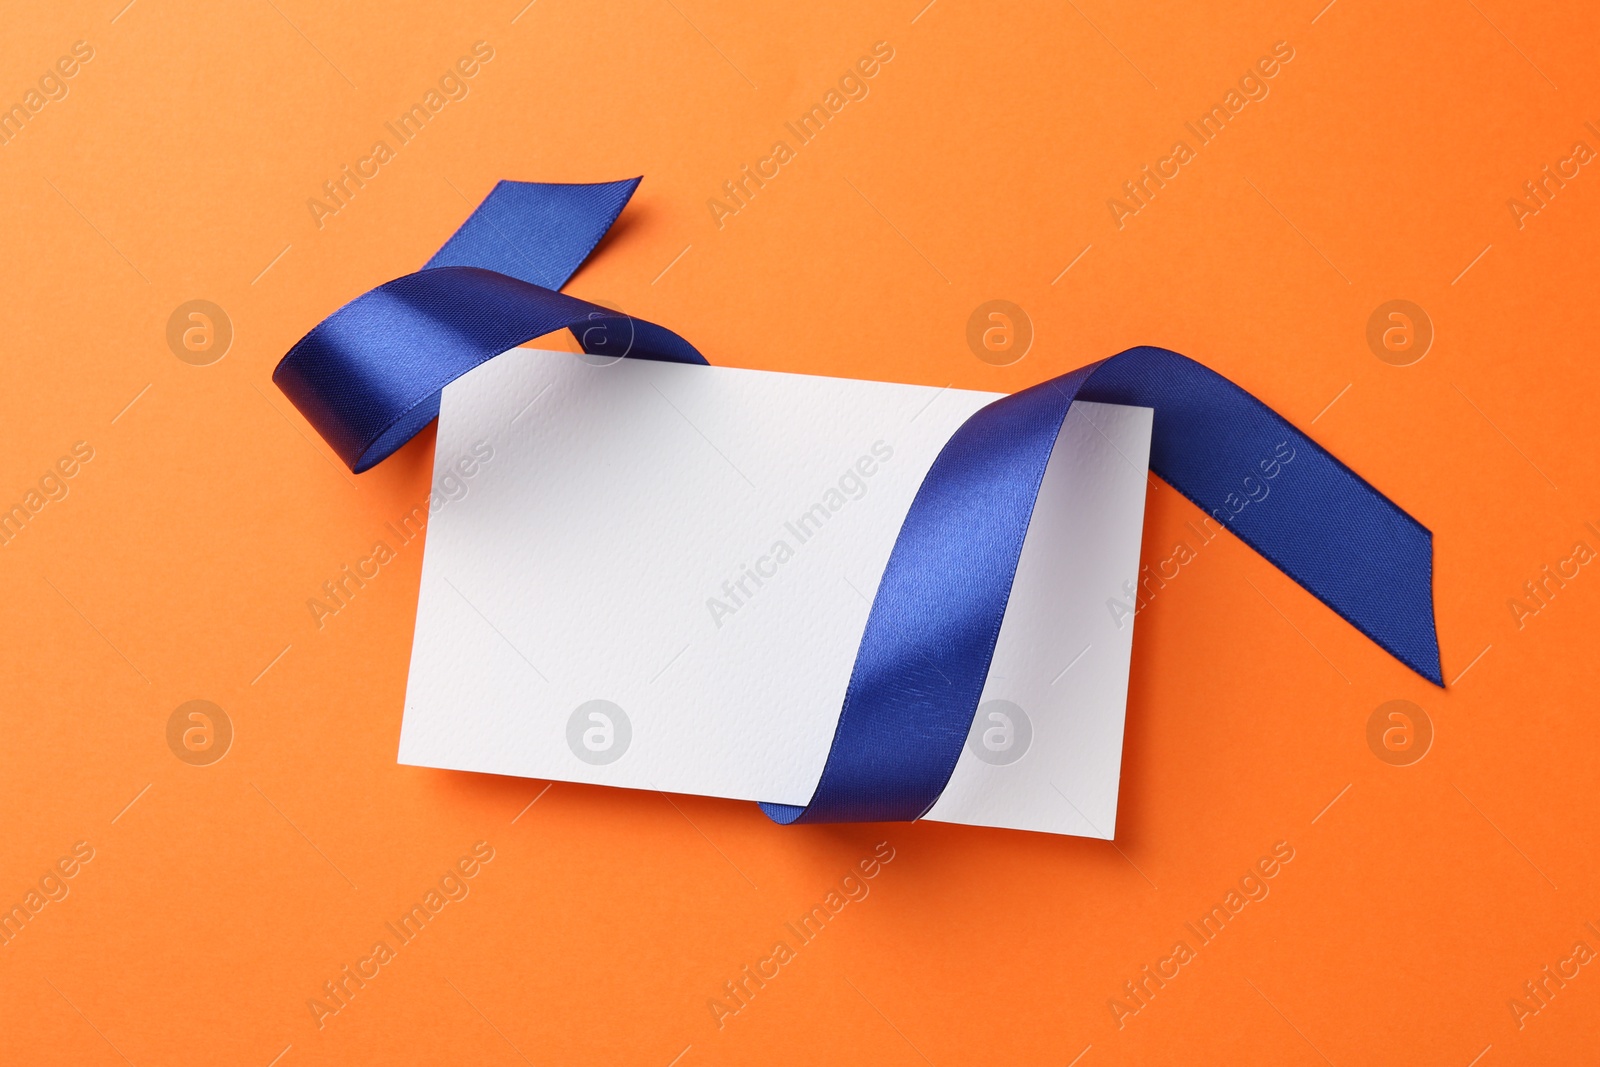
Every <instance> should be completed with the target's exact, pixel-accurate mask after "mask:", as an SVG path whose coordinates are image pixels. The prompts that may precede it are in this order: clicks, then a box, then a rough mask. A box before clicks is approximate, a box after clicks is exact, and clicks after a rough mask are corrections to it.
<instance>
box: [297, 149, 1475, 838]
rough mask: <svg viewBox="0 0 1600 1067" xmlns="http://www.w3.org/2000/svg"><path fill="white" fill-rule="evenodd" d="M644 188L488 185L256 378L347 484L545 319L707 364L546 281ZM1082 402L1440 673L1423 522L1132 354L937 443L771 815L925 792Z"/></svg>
mask: <svg viewBox="0 0 1600 1067" xmlns="http://www.w3.org/2000/svg"><path fill="white" fill-rule="evenodd" d="M640 180H641V179H638V178H633V179H630V180H627V181H619V182H605V183H599V184H593V185H554V184H542V183H531V182H505V181H503V182H501V183H499V184H498V185H497V186H496V187H495V188H494V190H493V191H492V192H491V193H490V194H489V196H488V197H487V198H485V199H484V201H483V203H482V204H480V205H479V206H478V207H477V209H476V210H474V211H473V213H472V214H471V215H470V216H469V217H468V219H467V221H466V222H465V223H463V224H462V226H461V228H460V229H459V230H457V231H456V233H455V235H454V236H452V237H451V238H450V240H449V241H447V242H446V243H445V245H444V247H442V248H441V249H439V251H438V253H437V254H435V255H434V257H433V258H432V259H430V260H429V261H428V263H427V264H426V265H425V266H424V267H423V269H422V270H420V271H418V272H416V273H414V274H408V275H405V276H404V277H401V278H397V279H395V280H394V281H391V282H388V283H385V284H384V285H380V286H378V287H377V288H376V289H373V290H370V291H369V292H367V293H364V294H362V295H361V296H358V297H357V298H356V299H354V300H352V301H351V302H350V303H348V304H346V305H345V306H344V307H342V308H340V309H339V310H337V311H335V312H334V313H333V314H331V315H329V316H328V317H327V318H326V319H324V320H323V321H322V322H320V323H318V324H317V325H316V326H315V327H314V328H313V329H312V330H311V332H310V333H308V334H306V335H305V337H303V338H301V339H300V341H299V342H298V343H296V344H295V346H294V347H293V348H291V349H290V350H289V353H288V354H287V355H285V356H284V357H283V359H282V361H280V362H279V364H278V367H277V369H276V370H275V371H274V372H273V376H272V377H273V381H274V382H276V383H277V385H278V387H279V388H280V389H282V390H283V392H284V393H285V394H286V395H287V396H288V397H289V399H290V400H291V401H292V402H293V403H294V405H295V407H297V408H299V409H300V412H301V413H302V414H303V415H305V417H306V419H307V420H308V421H309V422H310V423H311V424H312V426H314V427H315V428H316V430H317V432H318V433H320V434H321V435H322V437H323V438H324V439H325V440H326V441H327V442H328V444H329V445H330V446H331V447H332V448H333V450H334V451H335V452H336V453H338V455H339V456H340V458H342V459H343V460H344V461H345V463H346V464H348V465H349V466H350V468H351V470H353V471H355V472H357V473H359V472H361V471H364V470H367V469H368V468H370V467H371V466H373V465H374V464H376V463H379V462H381V461H382V460H383V459H385V458H386V457H387V456H389V455H390V454H392V453H393V452H394V451H395V450H396V449H398V448H399V447H400V446H401V445H403V444H404V443H405V442H406V441H408V440H410V439H411V438H412V437H413V436H414V435H415V434H416V433H417V432H418V431H419V430H421V429H422V428H423V427H424V426H426V425H427V424H428V423H429V422H431V421H432V420H433V419H434V418H436V417H437V416H438V414H439V398H440V393H441V391H442V390H443V389H444V387H445V386H446V385H448V384H449V383H450V382H452V381H454V380H455V379H456V378H458V377H460V376H461V375H463V374H465V373H466V372H467V371H469V370H471V369H472V368H473V367H476V366H478V365H479V364H481V363H483V362H484V361H485V360H488V359H492V358H493V357H494V356H496V355H498V354H499V353H501V352H504V351H506V350H507V349H510V348H513V347H515V346H517V345H519V344H521V343H523V342H525V341H529V340H532V339H533V338H535V337H539V336H542V335H544V334H547V333H551V332H554V331H556V330H559V329H563V328H566V329H570V330H571V331H572V333H573V335H574V336H575V337H576V338H577V340H578V343H579V344H580V345H581V346H582V348H583V350H584V351H585V352H588V353H591V354H594V355H605V356H613V357H621V356H627V357H630V358H634V359H654V360H664V361H669V362H677V363H699V364H704V363H705V362H706V360H705V358H704V357H703V356H701V355H700V353H699V352H698V351H696V350H695V348H694V346H693V345H691V344H689V342H687V341H685V340H684V339H683V338H681V337H679V336H678V335H677V334H675V333H673V332H672V331H671V330H668V329H665V328H664V327H661V326H657V325H655V324H653V323H649V322H645V321H643V320H640V319H635V318H632V317H631V316H627V315H622V314H619V313H617V312H615V311H612V310H610V309H608V308H604V307H601V306H599V305H596V304H591V303H588V302H587V301H583V300H578V299H576V298H574V297H570V296H567V295H565V294H563V293H560V292H557V291H556V290H558V289H560V287H561V286H562V285H564V284H566V282H567V280H568V279H569V278H570V277H571V276H572V274H573V273H575V272H576V271H577V269H578V267H580V266H581V265H582V264H583V262H584V261H585V260H586V259H587V258H588V257H589V254H590V253H591V252H592V251H593V250H594V248H595V246H596V245H597V244H599V242H600V240H601V238H603V237H604V236H605V234H606V232H607V231H608V230H609V229H610V228H611V225H612V223H613V222H615V221H616V218H617V216H618V215H619V214H620V213H621V211H622V209H623V207H624V206H625V205H626V204H627V202H628V199H629V198H630V197H631V196H632V195H633V191H634V189H636V188H637V187H638V185H639V182H640ZM1079 399H1081V400H1089V401H1097V402H1101V403H1109V404H1128V405H1137V406H1142V407H1150V408H1154V409H1155V420H1154V429H1153V434H1152V438H1151V443H1150V469H1151V470H1152V471H1153V472H1155V473H1156V474H1157V475H1159V476H1160V477H1161V478H1162V479H1163V480H1164V481H1166V482H1167V483H1168V484H1170V485H1171V486H1172V487H1173V488H1174V489H1176V490H1178V492H1180V493H1182V494H1183V495H1184V496H1186V497H1188V498H1189V499H1190V500H1191V501H1193V502H1194V503H1195V504H1196V505H1197V506H1198V507H1199V508H1200V509H1201V510H1202V511H1205V512H1206V513H1207V514H1208V515H1210V516H1212V518H1214V519H1215V520H1216V521H1217V522H1219V523H1220V524H1221V525H1223V526H1225V527H1226V528H1227V529H1229V530H1231V531H1232V532H1233V533H1234V534H1236V535H1237V536H1238V537H1239V538H1240V539H1241V540H1242V541H1244V542H1245V543H1246V544H1248V545H1249V546H1250V547H1251V548H1254V549H1255V550H1256V551H1257V552H1259V553H1260V554H1261V555H1262V556H1264V557H1265V558H1266V559H1267V560H1268V561H1269V562H1271V563H1272V564H1273V565H1274V566H1276V567H1277V568H1278V569H1279V570H1281V571H1283V572H1284V573H1285V574H1286V575H1288V576H1289V577H1290V578H1291V579H1293V580H1294V581H1295V582H1296V583H1298V584H1299V585H1300V586H1302V587H1303V588H1304V589H1305V590H1306V591H1307V592H1309V593H1311V594H1312V595H1313V596H1315V597H1316V598H1317V599H1318V600H1320V601H1322V602H1323V603H1324V604H1326V605H1327V606H1328V607H1330V608H1332V609H1333V610H1334V611H1335V612H1337V613H1338V614H1339V615H1340V616H1341V617H1343V618H1344V619H1345V620H1346V621H1348V622H1349V623H1350V624H1351V625H1353V626H1355V627H1356V629H1358V630H1360V631H1361V632H1362V633H1363V634H1365V635H1366V636H1367V637H1369V638H1371V639H1372V640H1373V641H1374V642H1375V643H1376V644H1378V645H1379V647H1381V648H1383V649H1384V650H1385V651H1387V652H1388V653H1389V654H1390V655H1392V656H1394V657H1395V658H1396V659H1398V660H1399V661H1400V662H1401V663H1403V664H1405V665H1406V666H1407V667H1409V668H1411V669H1412V670H1414V671H1416V672H1417V673H1418V674H1420V675H1422V676H1423V677H1424V678H1426V679H1428V680H1429V681H1430V682H1433V683H1434V684H1435V685H1439V686H1443V684H1444V679H1443V675H1442V673H1441V670H1440V663H1439V644H1438V637H1437V633H1436V628H1435V624H1434V614H1433V535H1432V534H1431V533H1429V531H1428V530H1427V529H1426V528H1425V527H1423V526H1422V524H1421V523H1419V522H1417V520H1416V519H1414V518H1412V517H1411V516H1410V515H1408V514H1406V512H1404V511H1403V510H1401V509H1400V508H1399V507H1398V506H1397V505H1395V504H1394V503H1393V502H1392V501H1390V500H1389V499H1388V498H1387V497H1385V496H1384V495H1383V494H1382V493H1380V492H1378V490H1376V489H1374V488H1373V487H1372V486H1371V485H1369V484H1368V483H1367V482H1366V481H1364V480H1363V479H1362V478H1361V477H1360V476H1359V475H1357V474H1356V473H1355V472H1353V471H1351V470H1350V469H1349V468H1348V467H1346V466H1345V465H1344V464H1342V463H1340V462H1339V460H1338V459H1336V458H1335V457H1333V456H1332V455H1330V454H1329V453H1328V452H1327V451H1326V450H1325V449H1323V448H1322V447H1321V446H1320V445H1318V444H1317V443H1316V442H1315V441H1313V440H1311V438H1309V437H1307V436H1306V435H1305V434H1303V433H1301V432H1300V431H1299V430H1297V429H1295V427H1293V426H1292V425H1290V424H1289V423H1288V422H1287V421H1286V420H1285V419H1284V418H1283V417H1282V416H1280V415H1278V414H1277V413H1276V412H1274V411H1273V410H1272V409H1271V408H1269V407H1267V406H1266V405H1265V404H1263V403H1262V402H1261V401H1259V400H1257V399H1256V398H1255V397H1253V396H1251V395H1250V394H1249V393H1248V392H1246V391H1245V390H1243V389H1241V388H1239V387H1238V386H1237V385H1234V384H1233V383H1232V382H1230V381H1228V380H1227V379H1226V378H1224V377H1222V376H1221V375H1219V374H1217V373H1215V372H1213V371H1210V370H1208V369H1206V368H1205V367H1203V366H1201V365H1200V364H1199V363H1196V362H1195V361H1193V360H1191V359H1188V358H1187V357H1185V356H1181V355H1179V354H1178V353H1176V352H1170V351H1168V350H1166V349H1163V348H1151V347H1141V348H1131V349H1129V350H1127V351H1126V352H1122V353H1119V354H1117V355H1115V356H1112V357H1110V358H1109V359H1105V360H1102V361H1100V362H1099V363H1094V364H1090V365H1089V366H1087V367H1082V368H1079V369H1078V370H1075V371H1072V372H1071V373H1068V374H1064V375H1062V376H1060V377H1058V378H1053V379H1051V380H1050V381H1046V382H1043V383H1041V384H1039V385H1035V386H1033V387H1031V388H1029V389H1025V390H1023V391H1022V392H1019V393H1016V394H1013V395H1011V396H1007V397H1002V398H1001V399H999V400H996V401H995V402H993V403H992V404H989V405H988V406H986V407H984V408H983V409H981V410H980V411H978V412H977V413H975V414H974V415H973V416H972V417H971V418H969V419H968V420H967V421H966V422H965V423H963V424H962V425H961V426H960V427H959V428H958V429H957V430H956V432H955V434H954V435H953V436H952V437H951V438H950V440H949V441H948V442H946V444H945V446H944V447H943V449H941V451H940V453H939V455H938V457H937V458H936V459H935V460H934V463H933V466H932V467H931V468H930V469H929V471H928V473H927V475H926V477H925V478H924V479H923V482H922V485H921V487H920V488H919V489H918V491H917V494H916V497H915V499H914V500H913V501H912V504H911V508H910V510H909V512H908V513H907V515H906V518H905V521H904V523H903V524H902V525H901V528H900V533H899V535H898V536H897V538H896V540H895V544H894V547H893V549H892V551H891V552H890V556H889V562H888V565H887V567H886V568H885V570H884V574H883V578H882V580H881V581H880V582H879V584H878V591H877V594H876V596H875V597H874V599H873V602H872V608H871V611H870V612H869V614H868V617H867V624H866V628H865V630H864V632H863V634H862V637H861V644H860V647H859V648H858V650H857V652H856V661H855V665H854V667H853V669H852V671H851V676H850V683H849V686H848V688H847V689H846V692H845V699H844V706H843V708H842V710H841V712H840V715H839V722H838V725H837V727H836V728H835V732H834V738H833V744H832V746H831V747H830V749H829V751H828V758H827V762H826V764H825V765H824V767H823V771H822V777H821V779H820V780H819V782H818V783H817V789H816V792H815V793H814V794H813V796H812V798H811V800H810V802H809V803H808V804H806V805H805V806H804V807H800V806H795V805H786V804H762V805H761V807H762V810H763V811H765V812H766V813H767V815H768V816H770V817H771V818H772V819H774V820H775V821H777V822H780V823H793V822H878V821H909V820H912V819H917V818H920V817H921V816H922V815H924V814H926V812H927V811H928V809H929V808H931V807H932V806H933V804H934V802H935V801H936V800H938V798H939V794H940V793H941V792H943V790H944V787H945V785H946V783H948V782H949V780H950V775H951V773H952V772H953V771H954V770H955V765H956V761H957V760H958V759H959V757H960V755H961V749H962V745H963V744H964V742H965V740H966V737H967V733H968V731H969V730H970V729H971V726H972V720H973V716H974V715H975V714H976V712H977V707H978V700H979V697H980V696H981V694H982V692H983V686H984V682H985V680H986V679H987V677H988V673H989V664H990V662H991V660H992V659H993V657H994V649H995V643H996V641H997V639H998V638H999V634H1000V623H1001V620H1002V619H1003V617H1004V615H1005V607H1006V601H1007V600H1008V599H1009V597H1010V593H1011V585H1012V582H1013V581H1014V580H1015V578H1016V571H1017V563H1018V560H1019V559H1020V557H1021V553H1022V544H1023V540H1024V538H1025V536H1026V534H1027V530H1028V524H1029V522H1030V520H1031V518H1032V515H1033V507H1034V502H1035V500H1036V499H1037V497H1038V494H1039V486H1040V483H1041V482H1042V480H1043V478H1044V471H1045V466H1046V464H1047V463H1048V462H1049V459H1050V453H1051V450H1052V449H1053V448H1054V446H1055V441H1056V437H1057V435H1058V434H1059V432H1060V430H1061V426H1062V423H1063V421H1064V420H1065V418H1066V415H1067V411H1068V410H1069V409H1070V408H1071V406H1072V403H1073V401H1075V400H1079ZM1286 456H1287V457H1289V458H1292V460H1293V464H1294V467H1293V469H1294V476H1293V477H1292V478H1282V479H1277V480H1275V481H1274V482H1273V486H1272V492H1273V494H1274V500H1275V502H1274V504H1273V506H1271V507H1254V506H1250V502H1251V501H1252V499H1256V497H1255V490H1254V489H1253V488H1252V484H1255V485H1258V486H1259V485H1261V484H1263V480H1264V478H1270V477H1271V476H1272V474H1274V473H1276V472H1277V469H1278V468H1277V466H1276V465H1277V464H1281V463H1284V462H1287V460H1286V458H1285V457H1286ZM1269 472H1270V473H1269Z"/></svg>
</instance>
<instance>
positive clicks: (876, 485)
mask: <svg viewBox="0 0 1600 1067" xmlns="http://www.w3.org/2000/svg"><path fill="white" fill-rule="evenodd" d="M996 396H997V394H992V393H978V392H969V391H964V390H958V389H938V388H931V387H924V386H911V385H896V384H888V383H881V382H863V381H852V380H846V379H838V378H822V377H814V376H808V375H795V374H781V373H776V372H768V371H752V370H741V369H737V368H728V367H710V368H708V367H702V366H685V365H680V364H671V363H652V362H647V361H642V360H628V359H624V360H619V361H614V362H604V363H603V362H602V361H599V360H595V359H594V358H593V357H582V356H576V355H572V354H569V353H561V352H538V351H533V350H528V349H516V350H513V351H511V352H508V353H506V354H505V355H502V356H500V357H498V358H496V359H493V360H490V361H489V362H487V363H485V364H484V365H483V366H481V367H479V368H478V369H476V370H474V371H473V372H472V373H470V374H468V375H466V376H465V377H463V378H461V379H459V380H458V381H456V382H455V383H453V384H452V385H450V386H449V387H448V388H447V389H446V390H445V392H444V400H443V406H442V411H441V415H440V421H439V436H438V445H437V454H436V459H435V488H436V490H438V491H440V492H441V494H442V498H444V499H448V501H449V502H448V506H445V507H442V508H440V509H438V510H437V512H436V513H435V514H434V516H433V517H432V519H431V521H430V525H429V529H428V536H427V544H426V551H425V557H424V561H423V574H422V588H421V595H420V600H419V603H418V609H417V628H416V636H415V642H414V646H413V650H412V657H411V673H410V680H409V684H408V687H407V693H406V709H405V718H404V723H403V726H402V729H401V736H400V755H399V758H400V762H402V763H408V764H416V765H421V766H429V767H443V768H451V769H457V770H469V771H482V772H490V773H495V774H509V775H520V776H524V777H533V778H546V779H556V780H561V781H573V782H593V783H601V784H606V785H615V786H624V787H629V788H638V789H661V790H666V791H668V792H677V793H698V794H704V795H708V796H720V797H732V798H738V799H746V800H768V801H777V802H780V803H787V804H804V803H805V802H806V801H807V800H808V799H809V798H810V796H811V793H812V791H813V790H814V788H815V786H816V783H817V779H818V778H819V777H820V775H821V773H822V766H823V763H824V761H825V759H826V756H827V752H828V747H829V744H830V742H831V741H832V738H833V732H834V725H835V723H836V722H837V720H838V716H839V709H840V706H841V705H842V703H843V699H844V693H845V688H846V686H847V684H848V682H849V678H850V670H851V667H852V665H853V663H854V659H855V652H856V647H857V645H858V644H859V642H860V639H861V633H862V630H863V628H864V626H865V624H866V619H867V612H868V609H869V607H870V605H871V599H872V596H873V594H874V592H875V591H876V588H877V582H878V578H879V576H880V575H881V574H882V571H883V567H884V565H885V563H886V562H887V560H888V557H889V552H890V549H891V547H892V546H893V544H894V540H895V536H896V534H897V533H898V531H899V527H900V523H901V521H902V519H903V518H904V517H905V514H906V511H907V509H908V508H909V506H910V503H911V499H912V497H913V496H914V495H915V493H916V491H917V487H918V486H919V485H920V484H921V481H922V478H923V475H924V474H925V473H926V472H927V470H928V468H929V467H930V466H931V465H932V463H933V460H934V457H935V456H936V455H937V453H938V451H939V449H940V448H941V447H942V446H943V444H944V443H945V441H946V440H948V439H949V437H950V435H951V434H952V433H953V432H954V431H955V429H956V427H957V426H959V425H960V424H961V422H962V421H963V420H964V419H966V417H967V416H969V415H970V414H972V412H974V411H976V410H977V409H978V408H980V407H982V406H983V405H985V404H987V403H989V402H990V401H992V400H994V399H996ZM1150 426H1151V413H1150V411H1149V410H1148V409H1145V408H1126V407H1112V406H1107V405H1095V404H1077V405H1074V408H1073V410H1072V412H1071V413H1070V414H1069V416H1068V419H1067V422H1066V425H1065V426H1064V428H1063V431H1062V434H1061V437H1060V439H1059V441H1058V443H1057V445H1056V449H1055V452H1054V453H1053V455H1052V458H1051V461H1050V465H1049V469H1048V471H1047V472H1046V475H1045V480H1044V486H1043V489H1042V492H1041V494H1040V497H1039V502H1038V506H1037V508H1036V510H1035V513H1034V517H1033V522H1032V525H1031V526H1030V528H1029V532H1028V537H1027V541H1026V543H1025V546H1024V549H1023V554H1022V561H1021V565H1020V566H1019V568H1018V573H1017V580H1016V583H1015V586H1014V588H1013V591H1012V595H1011V601H1010V603H1009V605H1008V608H1007V612H1006V617H1005V621H1004V624H1003V625H1002V628H1001V633H1000V638H999V644H998V646H997V648H996V652H995V658H994V663H993V667H992V669H991V671H990V676H989V679H988V684H987V686H986V687H985V690H984V698H983V700H984V704H983V706H982V707H980V712H979V716H978V722H977V724H976V726H975V729H974V737H973V738H970V739H969V742H968V745H967V748H966V750H965V751H964V752H963V754H962V757H961V761H960V763H959V764H958V765H957V767H956V770H955V773H954V775H953V777H952V779H951V781H950V784H949V786H948V787H947V789H946V791H945V793H944V795H943V796H942V797H941V798H940V800H939V802H938V804H936V805H935V807H934V808H933V810H932V811H931V812H930V813H929V815H928V817H929V818H933V819H939V820H942V821H946V822H958V823H970V824H974V825H982V826H1005V827H1015V828H1019V829H1029V830H1041V831H1048V832H1054V833H1064V834H1076V835H1081V836H1087V837H1110V836H1111V835H1112V834H1113V832H1114V828H1115V824H1116V805H1117V784H1118V779H1119V776H1120V768H1121V756H1122V732H1123V718H1124V710H1125V706H1126V699H1127V681H1128V663H1129V656H1130V652H1131V648H1132V639H1133V628H1132V621H1131V619H1127V618H1124V619H1123V621H1122V624H1121V626H1120V627H1119V625H1118V624H1117V622H1116V621H1115V620H1114V618H1113V614H1112V612H1111V611H1110V610H1109V608H1108V606H1107V600H1108V599H1110V598H1116V599H1119V600H1126V599H1127V594H1126V593H1125V591H1124V589H1123V586H1124V583H1128V584H1129V585H1130V587H1131V583H1132V582H1133V581H1135V580H1136V577H1137V571H1138V563H1139V541H1140V532H1141V527H1142V521H1143V513H1144V491H1145V484H1146V473H1145V472H1146V466H1147V463H1148V456H1149V441H1150ZM1019 709H1020V710H1019Z"/></svg>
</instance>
